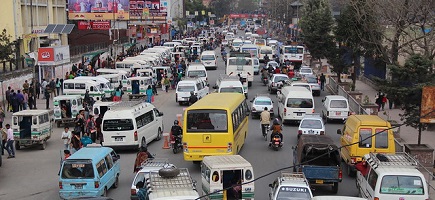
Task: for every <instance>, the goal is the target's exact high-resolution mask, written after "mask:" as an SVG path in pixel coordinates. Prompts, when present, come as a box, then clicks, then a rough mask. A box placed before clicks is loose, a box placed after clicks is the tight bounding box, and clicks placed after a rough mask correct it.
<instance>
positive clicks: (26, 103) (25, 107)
mask: <svg viewBox="0 0 435 200" xmlns="http://www.w3.org/2000/svg"><path fill="white" fill-rule="evenodd" d="M23 97H24V98H23V110H27V106H28V105H29V94H28V91H27V89H24V90H23Z"/></svg>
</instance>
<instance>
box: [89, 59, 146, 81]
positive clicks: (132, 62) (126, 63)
mask: <svg viewBox="0 0 435 200" xmlns="http://www.w3.org/2000/svg"><path fill="white" fill-rule="evenodd" d="M131 58H133V57H128V58H126V59H124V60H123V61H121V62H116V64H115V67H116V68H115V69H116V70H122V71H125V72H127V73H128V75H129V76H130V74H131V70H132V69H133V68H140V69H145V68H147V67H150V66H151V62H149V61H145V60H141V59H131ZM97 72H98V71H97Z"/></svg>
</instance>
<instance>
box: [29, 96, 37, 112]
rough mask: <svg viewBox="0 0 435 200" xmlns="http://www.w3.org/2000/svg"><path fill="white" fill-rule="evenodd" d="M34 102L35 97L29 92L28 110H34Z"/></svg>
mask: <svg viewBox="0 0 435 200" xmlns="http://www.w3.org/2000/svg"><path fill="white" fill-rule="evenodd" d="M34 101H35V97H34V96H33V92H29V109H30V110H32V109H33V108H36V105H35V102H34ZM34 105H35V106H34Z"/></svg>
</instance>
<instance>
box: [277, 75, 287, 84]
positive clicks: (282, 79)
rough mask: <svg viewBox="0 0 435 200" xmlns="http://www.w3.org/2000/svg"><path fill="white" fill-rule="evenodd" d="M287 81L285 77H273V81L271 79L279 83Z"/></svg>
mask: <svg viewBox="0 0 435 200" xmlns="http://www.w3.org/2000/svg"><path fill="white" fill-rule="evenodd" d="M287 80H289V79H288V77H287V76H275V79H273V82H275V83H276V82H280V81H287Z"/></svg>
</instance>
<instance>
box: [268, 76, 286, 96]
mask: <svg viewBox="0 0 435 200" xmlns="http://www.w3.org/2000/svg"><path fill="white" fill-rule="evenodd" d="M289 81H290V79H289V78H288V76H287V75H286V74H273V75H272V78H270V79H269V83H268V86H267V90H268V91H269V92H270V93H271V94H272V93H274V92H276V91H277V90H278V89H280V88H281V87H282V86H283V85H284V82H289Z"/></svg>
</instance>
